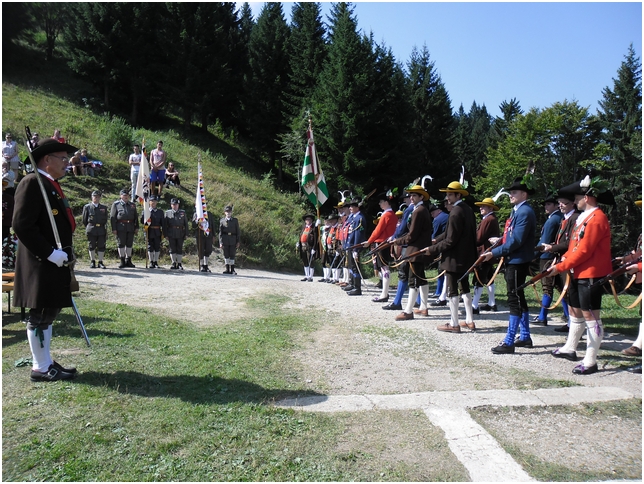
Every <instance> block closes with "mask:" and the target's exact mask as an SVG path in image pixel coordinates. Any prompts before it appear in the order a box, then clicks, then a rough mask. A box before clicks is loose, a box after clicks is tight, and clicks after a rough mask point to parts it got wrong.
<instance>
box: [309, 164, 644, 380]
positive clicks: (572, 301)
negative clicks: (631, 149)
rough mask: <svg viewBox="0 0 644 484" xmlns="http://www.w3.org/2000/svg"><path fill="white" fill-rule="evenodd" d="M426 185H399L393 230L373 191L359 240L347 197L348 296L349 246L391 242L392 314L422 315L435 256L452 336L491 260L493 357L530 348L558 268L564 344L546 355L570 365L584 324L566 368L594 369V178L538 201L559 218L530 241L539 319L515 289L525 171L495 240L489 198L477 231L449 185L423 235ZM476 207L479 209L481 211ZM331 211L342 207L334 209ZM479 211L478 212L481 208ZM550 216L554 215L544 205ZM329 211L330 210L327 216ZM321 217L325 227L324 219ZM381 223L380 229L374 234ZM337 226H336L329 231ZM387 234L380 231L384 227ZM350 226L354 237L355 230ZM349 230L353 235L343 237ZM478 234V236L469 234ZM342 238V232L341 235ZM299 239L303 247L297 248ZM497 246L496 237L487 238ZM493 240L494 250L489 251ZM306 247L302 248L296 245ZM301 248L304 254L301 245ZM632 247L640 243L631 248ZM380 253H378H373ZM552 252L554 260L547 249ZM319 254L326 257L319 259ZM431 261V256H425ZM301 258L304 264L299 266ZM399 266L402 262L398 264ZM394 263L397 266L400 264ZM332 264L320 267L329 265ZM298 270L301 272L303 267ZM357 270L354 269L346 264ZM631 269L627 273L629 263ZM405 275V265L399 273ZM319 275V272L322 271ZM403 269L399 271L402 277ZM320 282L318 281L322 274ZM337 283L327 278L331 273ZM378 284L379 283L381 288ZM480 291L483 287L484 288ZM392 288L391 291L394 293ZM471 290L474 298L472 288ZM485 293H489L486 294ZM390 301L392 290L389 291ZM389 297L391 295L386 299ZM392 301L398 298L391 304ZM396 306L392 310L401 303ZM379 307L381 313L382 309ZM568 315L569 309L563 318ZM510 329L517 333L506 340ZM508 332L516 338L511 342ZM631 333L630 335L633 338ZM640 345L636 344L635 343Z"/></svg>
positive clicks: (599, 231)
mask: <svg viewBox="0 0 644 484" xmlns="http://www.w3.org/2000/svg"><path fill="white" fill-rule="evenodd" d="M426 188H427V187H424V186H420V185H415V186H411V187H408V188H407V189H406V191H407V192H408V193H409V195H410V202H411V203H410V206H409V207H408V209H407V210H411V216H410V217H409V219H407V218H406V217H405V215H403V216H402V219H403V220H405V221H407V220H408V223H399V224H398V228H396V226H395V225H394V224H392V222H391V220H392V219H391V216H390V215H388V213H389V212H390V211H392V209H391V206H390V200H389V199H388V196H387V194H381V196H380V197H379V198H380V200H379V202H380V206H381V208H382V209H383V216H382V217H381V219H380V221H379V222H378V227H377V228H376V230H375V231H374V233H373V234H372V236H371V237H370V238H369V240H364V238H365V237H364V235H363V236H362V237H360V235H359V234H360V233H362V234H364V230H361V229H360V227H364V217H362V216H361V215H360V214H359V202H358V201H355V200H352V201H351V202H350V203H349V207H350V211H351V213H350V215H349V216H348V217H347V218H346V219H345V220H344V221H343V223H342V225H341V228H340V234H343V233H344V230H345V229H346V233H347V234H348V235H349V236H348V237H346V239H344V243H343V244H342V247H343V248H344V249H345V255H346V254H347V250H348V251H350V252H351V254H348V255H346V259H347V260H348V261H349V262H353V263H354V265H353V268H354V270H352V269H351V268H350V269H349V271H348V272H349V277H350V279H351V280H350V281H349V282H348V283H347V286H346V287H345V289H347V288H349V289H348V291H349V292H348V294H350V295H359V294H361V287H360V279H361V277H360V273H359V266H357V264H356V262H357V261H358V250H359V249H358V248H357V247H356V244H362V245H363V246H364V247H366V246H368V245H369V244H370V243H374V242H375V243H378V242H380V243H382V242H384V241H389V242H392V243H393V244H395V245H396V246H402V247H403V250H402V251H401V255H403V256H404V255H405V254H409V256H408V260H407V262H406V263H408V267H407V269H408V270H407V274H406V280H405V281H400V280H399V290H400V289H401V284H402V285H403V286H404V285H407V284H408V286H409V297H408V300H407V307H406V308H405V309H404V311H403V312H402V313H401V314H400V315H398V316H397V317H396V320H399V321H403V320H410V319H413V318H414V314H420V315H427V297H428V287H427V279H426V278H425V272H424V271H425V264H426V262H427V260H426V258H427V257H428V256H429V257H430V258H434V257H436V256H438V257H440V258H441V266H440V268H441V270H444V271H445V286H446V292H447V300H448V302H449V308H450V314H451V320H450V322H449V323H446V324H444V325H441V326H439V327H438V328H437V329H438V330H439V331H444V332H449V333H460V332H461V330H462V329H463V328H465V329H470V330H472V331H474V330H475V329H476V326H475V323H474V321H473V314H475V313H478V309H477V308H478V298H480V295H481V292H482V288H483V286H486V285H488V282H489V280H490V277H491V274H492V269H493V265H492V264H493V261H494V260H496V259H499V258H501V257H503V258H504V260H505V264H506V270H505V279H506V284H507V288H508V305H509V309H510V320H509V325H508V331H507V334H506V337H505V338H504V340H503V341H502V342H501V343H500V344H499V345H498V346H496V347H494V348H492V352H493V353H495V354H507V353H514V352H515V348H517V347H521V348H532V347H533V342H532V338H531V335H530V323H531V322H532V323H533V324H541V325H545V324H547V321H546V316H547V309H546V308H547V307H548V306H549V305H550V302H551V301H552V286H553V285H557V286H558V287H559V288H561V286H562V285H563V284H562V282H561V274H562V273H564V274H565V273H566V272H569V273H570V274H571V278H572V280H571V282H570V284H569V291H568V294H567V295H566V301H567V304H566V306H564V307H565V313H566V316H567V318H568V319H569V324H568V325H567V327H566V329H568V326H569V328H570V329H568V333H569V334H568V341H567V343H566V345H565V346H564V347H563V348H560V349H557V350H555V351H553V352H552V356H554V357H556V358H565V359H568V360H571V361H577V355H576V348H577V345H578V343H579V340H580V338H581V335H582V334H583V332H584V330H585V329H587V332H588V346H587V351H586V355H585V358H584V360H583V362H582V363H581V364H579V365H577V366H575V368H574V369H573V373H576V374H581V375H587V374H591V373H595V372H596V371H597V361H596V358H597V350H598V348H599V345H600V343H601V339H602V337H603V325H602V322H601V317H600V309H601V296H602V292H603V290H602V288H601V286H597V285H595V286H593V284H592V283H593V281H595V280H597V279H599V278H602V277H604V276H606V275H607V274H609V273H610V272H611V271H612V264H611V254H610V227H609V224H608V219H607V217H606V215H605V214H604V213H603V212H602V210H601V209H600V208H599V206H598V203H609V204H610V203H614V198H613V196H612V194H611V193H610V191H609V190H607V189H606V186H605V184H604V183H601V181H597V179H595V178H593V179H592V180H591V179H590V177H586V178H585V179H584V180H581V181H577V182H575V183H573V184H571V185H568V186H566V187H564V188H562V189H561V190H560V191H559V193H558V194H557V196H556V197H554V196H553V197H551V198H549V199H548V200H547V202H548V203H553V202H554V201H557V203H558V204H559V206H560V207H562V211H563V212H564V214H562V216H561V217H559V216H554V217H553V216H552V213H550V214H549V215H551V217H550V218H549V219H548V220H549V222H550V223H548V222H546V224H545V225H544V228H543V230H542V237H541V240H540V243H539V246H540V247H541V249H542V251H543V254H538V253H537V254H536V255H537V256H538V257H540V258H541V261H540V263H541V267H542V269H547V270H548V277H547V278H546V284H545V286H544V297H543V299H542V311H541V313H540V315H539V316H537V317H536V318H535V319H534V320H532V321H530V318H529V309H528V306H527V303H526V299H525V294H524V292H523V290H522V289H519V287H520V286H521V285H522V284H523V283H524V282H525V280H526V278H527V276H528V269H529V266H530V263H531V262H532V260H533V259H534V258H535V240H536V216H535V214H534V210H533V209H532V208H531V207H530V206H529V205H528V204H527V203H526V201H527V199H528V197H529V195H531V194H533V193H534V189H533V186H532V179H531V177H529V176H524V177H518V178H516V179H515V181H514V183H513V184H512V186H511V187H510V188H509V197H510V203H511V204H512V206H513V209H512V213H511V216H510V218H509V219H508V220H507V221H506V224H505V230H504V234H503V237H502V238H501V239H500V240H498V237H486V236H485V234H486V232H485V230H484V229H485V225H492V226H494V225H496V226H497V233H498V223H497V224H494V223H493V221H492V222H486V218H487V217H486V215H489V214H490V213H491V212H493V211H495V209H496V210H498V207H496V205H495V204H494V201H493V200H492V199H485V200H483V202H477V203H476V205H478V206H479V207H480V208H481V213H482V215H484V219H483V222H482V223H481V224H480V225H479V227H478V234H477V227H476V221H475V217H474V213H473V210H472V209H471V208H470V207H469V206H468V205H467V203H464V201H463V198H464V197H466V196H468V195H469V193H468V192H467V190H466V189H465V188H464V187H463V186H462V185H461V184H460V183H459V182H452V183H450V184H449V185H448V187H447V188H443V189H440V191H441V192H444V193H445V194H446V200H447V206H446V208H447V209H448V211H449V216H448V221H447V227H446V230H445V232H444V233H443V234H441V235H439V236H434V235H433V234H432V228H433V227H432V226H433V224H432V220H431V214H430V212H434V211H440V210H439V209H437V207H435V206H431V207H429V208H427V207H426V202H427V201H428V200H429V193H428V190H427V189H426ZM575 205H576V206H577V208H578V209H579V210H580V211H581V214H580V215H578V216H577V217H578V218H577V219H576V220H575V219H571V218H570V217H571V214H572V213H573V212H575V210H574V206H575ZM484 207H485V208H484ZM339 209H340V210H341V209H342V207H339ZM484 211H485V212H487V213H484ZM553 212H554V211H553ZM333 217H334V216H333ZM333 217H330V219H331V220H330V221H331V223H333V220H334V218H333ZM304 219H305V228H304V230H303V232H302V238H301V240H300V242H299V247H300V250H301V254H302V256H303V258H302V260H303V262H304V264H305V273H306V277H305V279H303V280H309V281H310V280H312V269H311V266H312V264H311V262H312V259H313V257H314V256H315V250H316V249H315V248H316V247H317V243H313V244H312V243H311V242H315V240H314V239H311V238H310V235H309V236H308V237H307V238H306V240H305V237H304V234H305V233H306V232H307V230H308V234H310V233H317V231H316V230H311V228H312V224H313V216H312V215H305V216H304ZM380 229H382V230H380ZM336 230H337V229H336ZM392 231H393V232H394V233H393V234H392V235H388V234H389V233H391V232H392ZM356 232H357V234H356ZM351 234H353V237H351ZM477 235H478V236H477ZM340 238H342V235H341V237H340ZM305 242H306V244H305ZM497 242H498V243H497ZM493 246H494V247H493ZM303 247H306V250H302V248H303ZM309 248H310V255H308V249H309ZM640 250H641V248H640ZM383 253H384V254H387V252H386V251H383ZM341 254H342V251H339V250H337V249H335V258H337V257H338V256H339V255H341ZM384 254H381V253H378V255H377V257H376V260H377V261H378V262H379V265H380V270H381V274H382V277H383V293H382V294H381V297H380V298H374V302H381V301H384V300H387V298H388V292H387V288H388V264H389V262H390V259H388V258H387V256H386V255H384ZM555 254H556V255H558V257H557V258H554V255H555ZM479 255H481V256H483V257H482V258H483V260H484V262H485V264H486V265H487V267H480V268H479V269H478V271H477V275H476V279H477V282H478V284H476V283H475V298H476V301H473V300H472V297H471V294H470V286H469V280H468V278H467V277H463V276H464V274H465V273H466V271H467V270H468V269H469V268H470V267H471V266H472V265H473V264H474V262H475V261H476V260H477V258H478V256H479ZM327 260H328V258H327ZM430 260H431V259H430ZM307 263H308V266H307ZM401 266H404V264H402V265H401ZM401 266H399V267H401ZM333 267H334V266H333V264H331V266H330V269H331V270H333V269H332V268H333ZM307 268H308V272H306V271H307ZM356 268H357V270H355V269H356ZM633 270H637V268H636V267H634V268H633ZM403 272H405V271H403ZM327 274H328V272H327ZM403 275H404V274H403ZM325 279H327V277H325ZM334 279H335V280H337V279H338V277H337V275H336V276H334ZM385 280H386V281H387V284H385ZM488 289H489V288H488ZM399 292H400V291H399ZM459 292H460V296H461V297H462V299H463V301H464V305H465V313H466V320H465V321H464V322H459V313H458V304H459ZM477 292H478V294H477ZM418 293H420V295H421V297H420V308H419V309H418V310H415V311H414V309H413V308H414V303H415V302H416V298H417V295H418ZM492 296H493V293H492ZM397 298H398V294H397ZM395 301H396V300H394V303H395ZM400 301H401V299H398V304H400ZM491 306H493V307H494V309H496V308H495V306H496V305H495V304H494V303H493V302H492V303H491V304H490V302H488V308H489V309H492V307H491ZM401 307H402V306H401ZM385 309H389V308H388V307H387V306H385ZM568 313H569V314H568ZM517 331H519V332H520V334H519V336H518V337H516V333H517ZM515 337H516V339H515ZM639 339H641V338H638V340H639ZM640 345H641V343H640Z"/></svg>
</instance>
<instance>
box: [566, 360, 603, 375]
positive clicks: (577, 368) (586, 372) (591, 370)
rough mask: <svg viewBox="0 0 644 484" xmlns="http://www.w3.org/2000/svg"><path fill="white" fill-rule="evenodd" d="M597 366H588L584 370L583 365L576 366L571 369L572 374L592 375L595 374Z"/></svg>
mask: <svg viewBox="0 0 644 484" xmlns="http://www.w3.org/2000/svg"><path fill="white" fill-rule="evenodd" d="M597 371H598V369H597V364H596V363H595V364H594V365H592V366H589V367H588V368H586V367H585V366H584V365H583V363H582V364H581V365H577V366H575V367H574V368H573V369H572V372H573V373H574V374H575V375H592V374H593V373H597Z"/></svg>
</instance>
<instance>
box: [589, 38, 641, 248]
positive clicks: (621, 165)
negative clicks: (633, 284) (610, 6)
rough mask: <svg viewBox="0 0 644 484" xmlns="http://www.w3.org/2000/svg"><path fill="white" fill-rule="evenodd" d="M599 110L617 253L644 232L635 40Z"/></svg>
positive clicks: (603, 164) (639, 101)
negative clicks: (612, 198)
mask: <svg viewBox="0 0 644 484" xmlns="http://www.w3.org/2000/svg"><path fill="white" fill-rule="evenodd" d="M602 94H603V99H602V100H601V101H600V102H599V106H600V108H601V109H600V110H599V112H598V115H599V119H600V123H601V126H602V128H603V133H602V137H603V140H602V144H601V146H600V147H598V152H599V153H600V154H601V155H603V163H602V164H599V163H598V164H597V165H596V166H597V167H598V168H600V169H603V171H604V174H605V175H607V176H608V177H609V178H610V180H611V182H612V191H613V193H614V194H615V200H616V202H617V205H616V209H615V210H613V212H612V213H611V228H612V232H613V247H614V248H615V249H616V251H617V253H624V252H626V251H628V250H630V249H632V248H633V247H634V245H635V241H636V239H637V236H638V235H639V234H640V233H641V222H642V214H641V211H640V210H638V209H636V208H634V207H633V201H635V200H638V199H641V197H642V64H641V62H640V59H639V57H637V55H636V54H635V51H634V49H633V45H632V44H631V45H630V46H629V49H628V53H627V54H626V56H625V59H624V61H623V62H622V64H621V66H620V68H619V69H618V71H617V79H613V88H612V89H611V88H609V87H606V88H604V90H603V91H602Z"/></svg>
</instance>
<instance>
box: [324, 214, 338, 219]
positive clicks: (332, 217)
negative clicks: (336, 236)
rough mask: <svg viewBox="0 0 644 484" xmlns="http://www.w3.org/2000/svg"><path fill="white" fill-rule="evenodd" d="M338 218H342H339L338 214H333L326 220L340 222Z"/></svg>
mask: <svg viewBox="0 0 644 484" xmlns="http://www.w3.org/2000/svg"><path fill="white" fill-rule="evenodd" d="M338 218H340V217H339V216H338V214H337V213H332V214H331V215H329V216H328V217H327V218H326V219H327V220H338Z"/></svg>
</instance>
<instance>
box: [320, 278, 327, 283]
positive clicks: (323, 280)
mask: <svg viewBox="0 0 644 484" xmlns="http://www.w3.org/2000/svg"><path fill="white" fill-rule="evenodd" d="M318 282H327V280H326V279H324V278H322V279H318Z"/></svg>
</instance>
